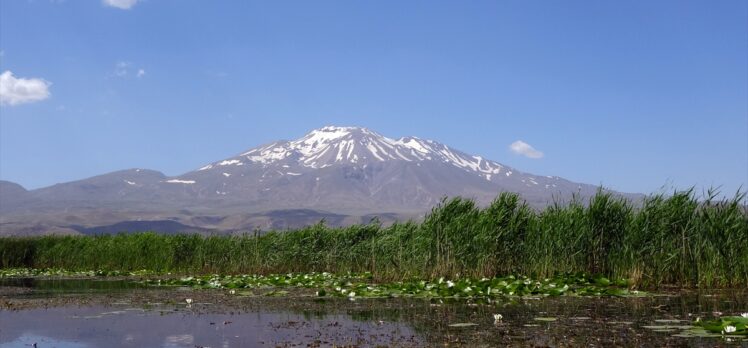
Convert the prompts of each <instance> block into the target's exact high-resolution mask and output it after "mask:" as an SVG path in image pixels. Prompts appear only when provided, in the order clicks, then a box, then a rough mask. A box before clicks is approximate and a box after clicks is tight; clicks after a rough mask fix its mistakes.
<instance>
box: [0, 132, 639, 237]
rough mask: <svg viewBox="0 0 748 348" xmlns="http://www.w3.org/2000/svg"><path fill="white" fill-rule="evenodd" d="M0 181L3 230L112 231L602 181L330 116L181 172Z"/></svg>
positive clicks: (348, 216)
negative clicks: (30, 184)
mask: <svg viewBox="0 0 748 348" xmlns="http://www.w3.org/2000/svg"><path fill="white" fill-rule="evenodd" d="M0 190H2V191H0V192H1V193H2V200H0V203H1V204H0V208H1V209H0V233H2V234H8V233H9V232H8V231H11V230H12V231H11V232H12V233H15V232H18V231H23V228H24V227H23V226H25V225H33V226H37V227H35V230H39V227H38V226H57V227H60V228H64V229H70V228H73V229H74V230H77V231H99V230H106V231H109V232H111V228H110V227H107V228H106V229H103V228H102V229H96V227H97V226H114V228H117V227H120V226H138V227H140V226H144V224H143V223H142V222H141V221H153V224H154V226H155V227H158V226H166V225H168V226H170V229H175V228H177V227H178V226H180V225H184V226H187V227H186V229H187V228H193V230H205V231H215V230H220V231H235V230H250V229H253V228H272V227H286V228H293V227H299V225H301V224H308V223H310V221H311V220H312V219H314V218H315V217H329V219H328V222H331V223H333V224H340V225H345V224H349V223H356V222H361V221H363V220H365V219H370V218H371V217H372V216H384V217H386V218H385V219H384V221H385V222H387V221H393V220H394V219H403V218H413V217H419V216H422V214H423V213H424V212H427V211H428V210H429V209H431V207H433V206H434V205H435V204H437V203H438V202H439V201H440V200H441V199H442V198H443V197H445V196H449V197H454V196H462V197H467V198H472V199H475V200H476V201H478V202H479V203H480V204H487V203H488V202H490V201H491V200H492V199H493V198H495V197H496V196H497V195H498V194H499V193H500V192H503V191H511V192H518V193H520V194H521V195H522V196H523V198H524V199H525V200H527V201H528V203H530V204H531V205H532V206H535V207H542V206H545V205H547V204H549V203H551V202H553V200H554V199H561V200H568V199H569V198H570V197H571V195H573V194H577V195H579V196H582V197H585V196H590V195H592V194H594V193H595V191H596V190H597V187H596V186H592V185H586V184H578V183H574V182H571V181H568V180H565V179H562V178H559V177H552V176H537V175H532V174H528V173H523V172H521V171H519V170H516V169H514V168H511V167H508V166H505V165H502V164H500V163H498V162H494V161H490V160H487V159H485V158H482V157H480V156H474V155H469V154H466V153H464V152H461V151H458V150H456V149H453V148H451V147H449V146H446V145H443V144H440V143H438V142H435V141H432V140H424V139H420V138H416V137H404V138H400V139H391V138H388V137H385V136H383V135H381V134H378V133H376V132H374V131H371V130H369V129H366V128H359V127H333V126H329V127H324V128H320V129H316V130H313V131H311V132H309V133H308V134H306V135H305V136H303V137H302V138H299V139H297V140H292V141H277V142H273V143H270V144H266V145H262V146H259V147H255V148H251V149H249V150H247V151H244V152H242V153H240V154H239V155H237V156H233V157H229V158H226V159H222V160H219V161H215V162H212V163H209V164H206V165H204V166H202V167H200V168H199V169H197V170H194V171H191V172H188V173H185V174H182V175H179V176H175V177H167V176H165V175H164V174H162V173H160V172H156V171H152V170H145V169H130V170H123V171H118V172H113V173H109V174H104V175H100V176H96V177H92V178H88V179H84V180H79V181H74V182H69V183H63V184H57V185H53V186H50V187H45V188H41V189H37V190H31V191H26V190H25V189H23V188H22V187H20V186H18V185H15V184H12V183H8V182H0ZM632 197H633V196H632ZM299 212H304V213H303V214H301V215H300V214H299ZM165 221H167V222H165ZM168 221H173V222H174V223H173V224H172V223H168ZM125 222H127V224H124V223H125ZM364 222H365V221H364ZM145 225H147V224H145ZM8 226H13V227H12V228H11V227H8ZM174 226H176V227H174ZM170 231H171V230H170ZM172 232H173V231H172Z"/></svg>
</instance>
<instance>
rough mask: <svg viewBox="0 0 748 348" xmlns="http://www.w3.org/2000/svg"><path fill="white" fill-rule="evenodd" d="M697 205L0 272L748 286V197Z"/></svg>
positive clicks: (28, 252) (19, 248)
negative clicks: (582, 275)
mask: <svg viewBox="0 0 748 348" xmlns="http://www.w3.org/2000/svg"><path fill="white" fill-rule="evenodd" d="M716 196H717V195H716V193H715V192H712V191H710V192H709V193H708V194H707V197H705V199H703V200H701V201H699V200H698V199H697V198H696V197H695V194H694V193H693V191H692V190H689V191H684V192H675V193H674V194H673V195H671V196H664V195H654V196H650V197H648V198H646V199H645V200H644V201H643V202H639V203H635V204H632V203H630V202H628V201H626V200H623V199H621V198H617V197H615V196H613V195H610V194H608V193H604V192H602V191H601V192H599V193H598V194H597V195H595V196H594V197H592V198H590V199H589V200H588V201H586V202H582V201H581V200H579V199H573V200H572V201H571V202H568V203H566V204H560V203H558V204H554V205H552V206H550V207H548V208H547V209H545V210H543V211H535V210H533V209H531V208H530V207H528V206H527V205H526V204H525V203H524V201H522V200H521V199H520V198H519V196H517V195H516V194H512V193H502V194H501V195H499V196H498V197H497V198H496V199H495V200H494V201H493V202H492V203H491V204H490V205H488V206H487V207H479V206H478V205H476V204H475V203H474V202H473V201H470V200H466V199H462V198H454V199H449V200H447V199H445V200H443V201H442V202H441V203H440V204H439V205H438V206H436V207H435V208H434V209H433V210H432V211H431V212H430V213H429V214H427V215H426V216H425V217H424V219H423V221H421V222H413V221H409V222H399V223H395V224H392V225H390V226H381V225H380V224H379V223H377V222H376V221H374V222H372V223H370V224H365V225H354V226H349V227H339V228H333V227H327V226H325V225H324V224H323V223H319V224H316V225H312V226H308V227H305V228H301V229H298V230H293V231H270V232H267V233H259V232H252V233H246V234H242V235H234V236H209V237H203V236H198V235H160V234H157V233H153V232H147V233H136V234H118V235H99V236H41V237H6V238H0V268H11V267H30V268H65V269H70V270H91V269H104V270H119V271H132V270H141V269H147V270H151V271H155V272H182V273H190V272H193V273H194V272H198V273H222V274H227V273H229V274H239V273H255V274H268V273H284V272H324V271H326V272H335V273H339V272H371V273H372V274H374V275H375V277H377V278H379V279H389V280H399V279H406V278H411V277H423V278H429V279H435V278H437V277H441V276H446V277H475V278H480V277H494V276H498V275H507V274H525V275H529V276H533V277H539V278H543V277H552V276H554V275H556V274H561V273H568V272H586V273H591V274H601V275H605V276H607V277H610V278H626V279H629V280H630V281H631V282H632V283H633V284H636V285H638V286H642V287H656V286H660V285H663V284H669V285H680V286H698V287H729V286H748V212H747V211H746V205H745V200H746V199H745V198H746V196H745V194H743V193H738V194H736V195H735V197H733V198H732V199H720V200H718V199H715V197H716Z"/></svg>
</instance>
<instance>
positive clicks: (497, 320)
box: [493, 314, 504, 323]
mask: <svg viewBox="0 0 748 348" xmlns="http://www.w3.org/2000/svg"><path fill="white" fill-rule="evenodd" d="M501 319H504V316H503V315H501V314H494V315H493V321H494V323H497V322H500V321H501Z"/></svg>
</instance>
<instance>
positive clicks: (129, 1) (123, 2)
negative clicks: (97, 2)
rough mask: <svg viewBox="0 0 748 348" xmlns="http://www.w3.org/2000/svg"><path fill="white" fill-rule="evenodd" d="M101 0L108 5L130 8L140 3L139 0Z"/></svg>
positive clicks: (123, 8) (124, 8) (122, 8)
mask: <svg viewBox="0 0 748 348" xmlns="http://www.w3.org/2000/svg"><path fill="white" fill-rule="evenodd" d="M101 2H102V3H103V4H104V5H106V6H111V7H115V8H118V9H121V10H129V9H130V8H132V7H133V6H135V4H137V3H138V0H102V1H101Z"/></svg>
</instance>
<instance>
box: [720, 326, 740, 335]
mask: <svg viewBox="0 0 748 348" xmlns="http://www.w3.org/2000/svg"><path fill="white" fill-rule="evenodd" d="M735 330H737V328H735V327H734V326H732V325H727V326H725V330H724V331H722V332H723V333H732V332H735Z"/></svg>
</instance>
